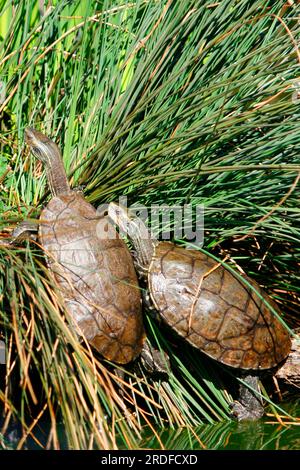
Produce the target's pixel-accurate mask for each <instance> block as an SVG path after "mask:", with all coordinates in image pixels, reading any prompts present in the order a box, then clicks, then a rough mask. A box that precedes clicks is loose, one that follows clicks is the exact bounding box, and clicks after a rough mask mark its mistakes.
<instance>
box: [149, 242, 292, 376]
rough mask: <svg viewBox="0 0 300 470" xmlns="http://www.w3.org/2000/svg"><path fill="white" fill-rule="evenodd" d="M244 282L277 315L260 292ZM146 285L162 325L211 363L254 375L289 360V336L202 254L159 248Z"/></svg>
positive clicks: (173, 247)
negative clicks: (218, 363) (169, 328)
mask: <svg viewBox="0 0 300 470" xmlns="http://www.w3.org/2000/svg"><path fill="white" fill-rule="evenodd" d="M246 279H247V281H248V282H250V283H251V284H252V285H253V287H254V288H255V289H256V290H257V291H258V292H259V293H260V295H261V296H263V298H264V299H266V300H267V301H268V302H269V303H270V304H271V305H272V307H274V309H275V310H276V311H277V312H278V308H277V306H276V304H275V303H274V302H273V301H272V300H271V299H270V297H269V296H268V295H267V294H266V293H265V292H264V291H263V290H262V289H261V288H260V286H259V285H258V284H257V283H256V282H255V281H253V280H250V279H249V278H246ZM148 282H149V284H148V285H149V290H150V296H151V299H152V301H153V303H154V306H155V308H156V309H157V310H158V311H159V313H160V315H161V316H162V318H163V319H164V320H165V322H166V323H167V324H168V325H169V326H170V327H171V328H172V329H173V330H175V331H176V332H177V333H178V334H179V335H181V336H183V337H184V338H185V339H186V340H187V341H188V342H189V343H191V344H192V345H193V346H195V347H197V348H199V349H200V350H201V351H203V352H204V353H206V354H207V355H208V356H210V357H212V358H213V359H216V360H218V361H220V362H222V363H224V364H226V365H229V366H232V367H237V368H241V369H253V370H258V369H269V368H272V367H274V366H277V365H278V364H279V363H280V362H282V361H283V360H284V359H285V358H286V357H287V356H288V354H289V352H290V348H291V341H290V336H289V334H288V332H287V330H286V329H285V327H284V326H283V325H282V324H281V322H280V321H279V320H278V319H277V318H276V317H275V316H274V315H273V314H272V312H271V311H270V309H269V308H268V307H267V306H266V304H265V303H264V302H263V300H262V299H260V298H259V297H258V295H257V294H255V292H254V291H253V290H252V289H251V288H249V287H247V286H246V285H245V284H244V283H243V282H242V281H239V280H238V279H237V278H236V277H235V276H234V275H233V274H231V273H230V272H229V271H228V270H227V269H226V268H224V267H223V266H222V265H218V263H217V262H216V261H215V260H213V259H212V258H210V257H208V256H206V255H205V254H203V253H202V252H200V251H197V250H186V249H184V248H181V247H178V246H176V245H174V244H172V243H169V242H160V243H158V245H157V246H156V247H155V252H154V256H153V258H152V262H151V264H150V267H149V274H148Z"/></svg>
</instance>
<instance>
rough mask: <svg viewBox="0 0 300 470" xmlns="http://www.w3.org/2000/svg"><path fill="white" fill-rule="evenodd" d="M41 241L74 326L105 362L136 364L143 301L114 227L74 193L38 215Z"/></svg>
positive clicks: (130, 263)
mask: <svg viewBox="0 0 300 470" xmlns="http://www.w3.org/2000/svg"><path fill="white" fill-rule="evenodd" d="M100 231H101V238H99V237H97V234H98V235H100V233H99V232H100ZM39 239H40V241H41V244H42V246H43V248H44V249H45V251H46V255H47V260H48V264H49V267H50V268H51V271H52V272H53V274H54V277H55V279H56V281H57V283H58V285H59V287H60V290H61V292H62V293H63V296H64V299H65V305H66V308H67V310H68V312H69V313H70V314H71V316H72V318H73V320H74V327H75V325H77V326H78V327H79V332H80V331H81V332H83V334H84V335H85V337H86V339H87V340H88V341H89V342H90V344H92V345H93V346H94V347H95V348H96V349H97V350H98V351H99V352H100V353H101V354H102V355H103V356H104V357H105V358H106V359H108V360H111V361H114V362H117V363H120V364H125V363H128V362H130V361H131V360H133V359H135V358H136V357H137V356H138V354H139V353H140V351H141V349H142V346H143V342H144V339H145V336H144V328H143V320H142V313H141V296H140V290H139V287H138V282H137V277H136V273H135V270H134V265H133V262H132V259H131V256H130V253H129V251H128V249H127V247H126V245H125V243H124V242H123V240H121V239H120V238H119V237H118V235H117V233H116V232H115V230H114V228H113V226H112V225H111V224H110V223H109V222H108V221H107V219H106V218H103V219H102V220H99V215H98V214H97V211H96V210H95V209H94V207H93V206H92V205H91V204H89V203H88V202H87V201H86V200H85V199H84V198H83V197H82V196H81V195H79V194H78V193H75V192H74V193H70V194H67V195H61V196H59V197H55V198H53V199H51V201H50V202H49V203H48V205H47V207H46V208H45V209H44V210H43V211H42V214H41V217H40V229H39Z"/></svg>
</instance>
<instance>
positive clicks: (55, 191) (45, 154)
mask: <svg viewBox="0 0 300 470" xmlns="http://www.w3.org/2000/svg"><path fill="white" fill-rule="evenodd" d="M25 142H26V144H27V145H28V146H29V148H30V150H31V153H32V154H33V155H34V156H35V157H36V158H37V159H38V160H40V161H41V162H43V163H44V165H45V169H46V173H47V179H48V184H49V186H50V189H51V193H52V195H53V196H58V195H60V194H67V193H69V192H70V186H69V183H68V180H67V176H66V172H65V169H64V165H63V161H62V156H61V153H60V150H59V148H58V146H57V145H56V143H55V142H53V141H52V140H50V139H49V138H48V137H47V136H46V135H44V134H42V132H40V131H37V130H36V129H33V128H32V127H27V129H25Z"/></svg>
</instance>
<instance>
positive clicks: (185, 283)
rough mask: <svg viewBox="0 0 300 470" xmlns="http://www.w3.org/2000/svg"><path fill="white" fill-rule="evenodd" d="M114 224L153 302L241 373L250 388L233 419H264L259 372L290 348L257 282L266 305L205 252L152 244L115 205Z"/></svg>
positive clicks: (180, 330) (182, 331)
mask: <svg viewBox="0 0 300 470" xmlns="http://www.w3.org/2000/svg"><path fill="white" fill-rule="evenodd" d="M108 216H109V217H110V218H111V219H112V221H113V222H114V223H115V224H116V225H117V226H118V227H119V228H120V230H121V231H122V232H123V233H126V234H127V235H128V236H129V238H130V240H131V242H132V244H133V247H134V258H135V266H136V269H137V272H138V274H139V276H140V278H141V280H142V281H144V284H145V287H146V296H145V298H146V302H147V303H148V304H149V302H150V307H152V308H154V309H155V310H156V311H157V312H158V314H159V316H160V317H161V318H162V319H163V320H164V321H165V323H167V325H169V326H170V327H171V328H172V329H173V330H174V331H175V332H176V333H177V334H178V335H180V336H181V337H183V338H184V339H185V340H186V341H187V342H189V343H190V344H191V345H192V346H194V347H196V348H197V349H199V350H201V351H202V352H204V353H205V354H206V355H208V356H209V357H211V358H212V359H215V360H217V361H219V362H221V363H222V364H224V365H226V366H230V367H232V368H235V369H237V370H239V371H240V373H241V375H242V376H243V377H244V381H245V382H246V383H247V384H248V385H249V387H243V386H242V387H241V390H240V397H239V401H237V402H236V403H234V404H232V413H233V415H234V416H235V417H236V418H237V419H238V420H245V419H256V418H260V417H261V416H262V415H263V413H264V409H263V406H262V402H261V399H260V394H259V382H258V375H259V372H260V371H263V370H271V369H273V368H275V367H276V366H278V365H279V364H281V363H282V362H283V361H284V360H285V359H286V357H287V356H288V354H289V352H290V348H291V340H290V336H289V334H288V332H287V330H286V328H285V327H284V326H283V325H282V323H281V322H280V321H279V320H278V319H277V318H276V317H275V316H274V315H273V314H272V313H271V311H270V309H269V308H268V307H267V305H266V304H265V302H264V301H263V299H265V300H267V302H268V303H269V304H271V305H272V307H273V308H274V309H275V310H276V311H277V312H278V309H277V306H276V304H275V303H274V302H273V301H272V300H271V299H270V297H269V296H268V295H267V294H266V293H265V292H264V291H263V290H262V289H261V287H260V286H259V285H258V284H257V283H256V282H255V281H253V280H250V279H249V278H246V279H247V281H248V282H249V283H250V284H251V285H252V286H253V287H254V289H255V290H256V291H257V292H258V293H259V294H260V296H261V297H262V298H261V297H260V296H259V295H257V293H256V292H255V291H254V290H253V289H251V288H250V287H248V286H246V285H245V283H243V282H242V281H241V280H240V279H238V278H237V277H235V276H234V275H233V274H232V273H231V272H230V271H229V270H228V269H226V268H225V267H224V266H223V265H221V264H220V263H217V262H216V261H215V260H214V259H212V258H211V257H209V256H207V255H205V254H204V253H202V252H201V251H199V250H188V249H184V248H182V247H180V246H177V245H175V244H173V243H170V242H158V241H156V240H153V239H151V238H150V234H149V232H148V229H147V228H146V226H145V225H144V223H143V222H142V221H141V220H140V219H139V218H138V217H135V216H134V215H132V214H131V213H130V212H129V211H128V210H127V209H126V208H125V207H123V206H121V205H118V204H115V203H110V205H109V208H108Z"/></svg>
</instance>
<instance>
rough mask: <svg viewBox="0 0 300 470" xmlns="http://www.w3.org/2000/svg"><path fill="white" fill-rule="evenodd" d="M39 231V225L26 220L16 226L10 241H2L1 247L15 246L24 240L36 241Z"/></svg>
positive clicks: (0, 242)
mask: <svg viewBox="0 0 300 470" xmlns="http://www.w3.org/2000/svg"><path fill="white" fill-rule="evenodd" d="M37 231H38V223H36V222H29V221H27V220H24V221H23V222H21V223H20V224H18V225H17V226H16V228H15V229H14V230H13V232H12V234H11V236H10V240H9V241H8V240H1V241H0V244H1V245H7V246H8V245H14V244H15V243H18V242H22V241H23V240H28V239H31V240H36V238H37Z"/></svg>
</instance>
